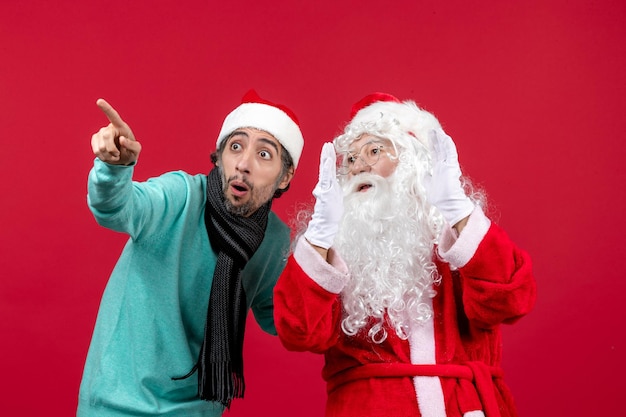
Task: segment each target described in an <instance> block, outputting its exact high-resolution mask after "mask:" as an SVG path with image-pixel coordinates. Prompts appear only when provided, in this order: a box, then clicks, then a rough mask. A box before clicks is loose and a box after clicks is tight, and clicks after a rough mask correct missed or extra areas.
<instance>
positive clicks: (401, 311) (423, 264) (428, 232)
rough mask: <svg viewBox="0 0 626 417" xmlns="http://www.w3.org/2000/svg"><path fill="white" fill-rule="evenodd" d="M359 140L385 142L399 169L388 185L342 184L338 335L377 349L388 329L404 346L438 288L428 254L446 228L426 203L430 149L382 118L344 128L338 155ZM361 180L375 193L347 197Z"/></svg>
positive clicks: (372, 178) (382, 181) (381, 181)
mask: <svg viewBox="0 0 626 417" xmlns="http://www.w3.org/2000/svg"><path fill="white" fill-rule="evenodd" d="M365 133H367V134H370V135H374V136H378V137H381V138H384V139H387V140H389V141H390V142H391V144H392V145H393V147H394V150H395V154H396V155H398V156H397V158H398V165H397V167H396V170H395V171H394V173H393V174H392V175H391V176H390V177H389V178H382V177H380V176H376V175H371V174H360V175H357V176H355V177H352V178H351V179H347V178H346V177H340V182H341V183H342V186H343V187H344V191H345V193H346V195H345V199H344V205H345V212H344V217H343V219H342V223H341V226H340V231H339V233H338V235H337V237H336V239H335V247H336V249H337V251H338V252H339V254H340V255H341V257H342V258H343V259H344V261H345V262H346V264H347V265H348V267H349V269H350V274H351V278H350V281H349V283H348V284H347V286H346V287H345V288H344V289H343V291H342V292H341V298H342V302H343V307H344V318H343V321H342V329H343V331H344V332H345V333H346V334H347V335H355V334H356V333H358V332H359V331H360V330H361V329H364V328H368V329H367V331H368V335H369V337H370V338H371V340H372V341H374V342H375V343H381V342H383V341H384V340H385V339H386V338H387V330H386V327H388V326H390V327H391V328H393V329H394V331H395V332H396V334H397V335H398V336H399V337H400V338H403V339H406V338H407V337H408V328H409V325H410V323H411V322H413V323H418V324H419V323H422V322H425V321H427V320H429V319H430V318H431V317H432V314H433V312H432V303H431V302H430V300H429V299H430V298H432V297H434V296H435V294H436V292H435V290H434V285H435V284H436V283H437V282H438V280H439V275H438V272H437V268H436V265H435V262H434V257H435V254H434V247H435V245H436V243H437V237H438V236H439V234H440V232H441V229H442V227H443V225H444V220H443V218H442V216H441V215H440V214H439V212H438V211H437V210H436V209H435V208H434V207H432V206H431V205H430V204H429V203H428V201H427V200H426V193H425V188H424V185H423V178H424V176H425V175H427V174H428V173H429V172H430V170H431V166H432V162H431V156H430V152H429V151H428V142H426V141H424V140H421V139H420V138H418V137H416V136H415V135H414V133H413V132H411V133H408V132H406V131H404V129H403V128H401V126H400V123H398V121H397V120H396V119H394V118H393V117H388V116H387V115H386V114H384V113H381V115H380V117H379V118H378V119H377V120H373V121H371V120H370V121H367V122H363V123H359V124H355V123H351V124H350V125H348V127H347V128H346V130H345V131H344V133H343V134H342V135H340V136H338V137H337V138H336V139H335V145H336V148H337V150H338V152H343V151H347V149H348V148H349V146H350V144H351V143H352V142H353V141H354V140H356V139H358V138H359V137H360V136H361V135H363V134H365ZM381 157H392V158H393V157H394V156H381ZM364 180H367V181H368V182H371V183H373V185H374V186H373V187H372V188H370V189H369V190H368V191H367V192H365V193H359V192H353V191H354V186H355V183H362V182H363V181H364ZM386 321H388V323H387V325H386Z"/></svg>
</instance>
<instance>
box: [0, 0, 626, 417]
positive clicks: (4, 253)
mask: <svg viewBox="0 0 626 417" xmlns="http://www.w3.org/2000/svg"><path fill="white" fill-rule="evenodd" d="M441 3H443V2H435V1H415V0H413V1H391V2H381V1H371V0H360V1H343V2H340V1H337V0H317V1H309V2H292V1H274V2H260V1H249V0H243V1H232V2H220V3H217V2H210V1H169V0H168V1H163V0H161V1H120V0H110V1H106V2H104V1H92V2H73V1H68V0H56V1H54V2H50V1H34V0H33V1H29V2H23V1H16V0H15V1H13V0H7V1H3V2H2V3H1V5H0V143H1V145H2V146H1V147H0V150H1V151H2V155H1V156H0V202H1V204H0V275H1V278H0V334H1V335H2V336H1V337H2V341H1V342H0V375H2V378H1V380H0V384H2V389H0V410H1V411H0V412H1V414H2V415H25V416H40V415H63V416H67V415H72V414H73V413H74V410H75V407H76V402H77V395H78V386H79V382H80V377H81V373H82V366H83V362H84V359H85V355H86V353H87V348H88V344H89V340H90V336H91V331H92V327H93V324H94V321H95V316H96V312H97V308H98V304H99V300H100V296H101V294H102V291H103V288H104V286H105V283H106V280H107V278H108V275H109V273H110V271H111V269H112V268H113V265H114V263H115V261H116V259H117V257H118V255H119V253H120V251H121V249H122V245H123V243H124V241H125V237H124V236H122V235H119V234H116V233H114V232H111V231H108V230H105V229H102V228H100V227H98V226H97V225H96V224H95V222H94V221H93V219H92V217H91V215H90V213H89V211H88V209H87V206H86V202H85V197H86V177H87V173H88V171H89V169H90V166H91V165H92V158H93V155H92V153H91V149H90V145H89V141H90V137H91V134H92V133H93V132H95V131H96V130H97V129H98V128H100V127H101V126H103V125H105V124H106V119H105V118H104V116H103V115H102V114H101V113H100V112H99V110H98V109H97V107H96V106H95V100H96V99H97V98H98V97H104V98H106V99H107V100H109V102H111V103H112V104H113V105H114V106H115V107H116V108H117V109H118V110H119V112H120V113H121V115H122V116H123V117H124V118H125V119H126V120H127V121H128V122H129V124H130V125H131V126H132V128H133V130H134V132H135V134H136V136H137V138H138V139H139V140H140V141H142V144H143V146H144V150H143V152H142V154H141V158H140V163H139V165H138V166H137V169H136V177H137V179H146V178H148V177H150V176H154V175H158V174H160V173H162V172H164V171H169V170H174V169H184V170H186V171H188V172H191V173H197V172H207V170H208V169H209V167H210V163H209V158H208V157H209V153H210V152H211V151H212V150H213V147H214V141H215V137H216V135H217V133H218V131H219V127H220V125H221V122H222V119H223V117H224V116H225V115H226V113H227V112H228V111H230V110H232V109H233V108H234V107H235V106H236V105H237V104H238V103H239V100H240V97H241V96H242V95H243V93H244V92H245V91H246V90H247V89H249V88H251V87H254V88H256V89H257V91H258V92H259V93H260V94H261V95H263V96H266V97H268V98H270V99H272V100H275V101H279V102H284V103H288V104H289V105H290V106H291V107H292V108H293V109H294V110H295V111H296V112H297V113H298V114H299V117H300V119H301V125H302V129H303V132H304V135H305V137H306V140H307V143H306V147H305V151H304V152H305V153H304V156H303V159H302V161H301V166H300V168H299V169H298V172H297V176H296V179H295V180H294V184H293V187H292V190H291V191H290V192H289V193H287V194H286V195H285V196H284V197H283V198H281V199H280V200H278V201H277V203H276V204H275V208H276V210H277V211H278V213H279V214H280V215H281V216H282V217H283V219H285V220H288V219H289V218H290V216H291V215H292V214H293V212H294V205H295V204H296V202H309V201H311V194H310V192H311V190H312V188H313V186H314V185H315V180H316V175H317V165H318V152H319V149H320V147H321V144H322V143H323V142H324V141H327V140H329V139H331V138H332V137H333V135H334V134H336V133H337V132H338V131H339V129H340V128H341V127H342V125H343V123H344V122H345V121H346V118H347V116H348V112H349V108H350V106H351V105H352V103H353V102H354V101H355V100H357V99H359V98H361V97H362V96H363V95H365V94H366V93H369V92H372V91H386V92H390V93H393V94H395V95H397V96H399V97H400V98H412V99H415V100H416V101H417V102H418V103H420V104H422V105H423V106H424V107H425V108H427V109H428V110H430V111H432V112H434V113H435V114H436V115H437V116H438V117H439V118H440V120H441V121H442V123H443V124H444V127H445V128H446V130H447V131H448V133H450V134H451V135H452V137H453V138H455V141H456V142H457V146H458V148H459V153H460V156H461V163H462V165H463V167H464V170H465V172H466V173H468V174H469V175H470V176H472V177H473V178H474V180H475V181H476V182H478V183H480V184H482V185H483V186H484V187H485V188H486V189H487V190H488V192H489V197H490V201H491V203H492V205H493V207H494V208H495V210H496V213H497V216H496V220H497V222H498V223H499V224H501V225H502V226H504V227H505V229H506V230H507V231H508V232H509V234H510V235H511V236H512V237H513V239H514V240H515V241H517V242H518V244H519V245H520V246H522V247H523V248H525V249H526V250H528V251H529V252H530V253H531V254H532V256H533V258H534V268H535V272H536V276H537V281H538V288H539V299H538V304H537V306H536V308H535V310H534V311H533V312H532V314H530V315H529V316H528V317H526V318H525V319H524V320H522V321H521V322H519V323H518V324H516V325H515V326H512V327H507V328H506V329H505V335H504V343H505V347H504V349H505V358H504V367H505V372H506V374H507V380H508V382H509V384H510V386H511V388H512V390H513V392H514V394H515V396H516V399H517V402H518V404H519V409H520V414H521V415H522V416H534V417H542V416H557V415H563V416H565V415H567V416H586V415H597V416H603V415H616V414H617V413H618V410H619V409H622V408H623V406H621V401H619V394H621V393H622V391H623V388H624V382H623V374H624V373H625V372H626V361H625V359H624V357H625V356H626V355H625V352H624V349H625V343H624V342H625V338H626V336H625V335H624V334H625V331H624V318H625V313H624V309H623V306H624V304H626V299H625V298H624V293H625V290H626V279H624V277H623V272H622V266H621V265H622V261H623V260H624V257H625V255H626V253H625V251H624V249H623V248H624V245H623V240H624V232H626V228H625V227H624V226H625V225H624V220H623V209H624V185H623V184H624V180H625V174H624V167H623V160H624V149H625V147H624V145H623V144H622V143H623V141H624V137H623V136H624V133H623V132H624V131H626V117H625V116H624V113H625V111H626V102H625V99H624V97H625V95H626V82H625V81H624V76H625V75H626V74H625V71H624V70H625V60H626V53H625V52H626V47H625V45H626V42H625V40H626V39H625V35H626V29H625V27H626V26H625V25H624V21H625V17H626V4H625V3H624V2H621V1H607V0H604V1H591V0H589V1H577V0H569V1H547V0H542V1H535V0H528V1H524V2H509V1H503V2H465V1H448V2H445V4H441ZM246 366H247V383H248V389H247V392H246V399H245V400H244V401H238V402H235V403H234V405H233V407H232V410H231V411H230V412H229V413H228V414H227V415H231V416H233V417H235V416H245V415H253V414H254V415H273V416H280V415H284V416H287V415H293V413H294V412H295V411H294V410H297V413H298V415H300V416H302V417H308V416H320V415H322V412H323V404H324V397H325V394H324V386H323V384H322V381H321V377H320V367H321V359H320V358H318V357H316V356H314V355H312V354H296V353H288V352H286V351H284V349H283V348H282V347H281V345H280V344H279V342H278V340H277V339H275V338H272V337H270V336H268V335H265V334H262V333H261V332H260V331H259V330H258V328H257V327H256V325H250V326H249V327H248V334H247V341H246ZM618 402H619V403H620V407H619V408H618Z"/></svg>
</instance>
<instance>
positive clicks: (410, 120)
mask: <svg viewBox="0 0 626 417" xmlns="http://www.w3.org/2000/svg"><path fill="white" fill-rule="evenodd" d="M381 120H388V121H393V125H395V126H398V127H399V128H400V129H401V130H402V131H403V132H405V133H408V134H410V135H411V136H414V137H416V138H418V139H419V140H420V141H422V142H423V143H424V144H426V143H428V132H429V131H430V130H432V129H441V125H440V124H439V121H438V120H437V118H436V117H435V116H434V115H433V114H432V113H429V112H428V111H426V110H424V109H422V108H420V107H419V106H417V104H415V102H414V101H411V100H406V101H400V100H399V99H398V98H396V97H394V96H393V95H391V94H387V93H372V94H369V95H367V96H365V97H363V98H362V99H361V100H359V101H358V102H356V103H355V104H354V105H353V106H352V111H351V113H350V122H349V123H348V126H347V127H346V131H348V130H354V131H367V130H368V129H367V126H377V122H379V121H381Z"/></svg>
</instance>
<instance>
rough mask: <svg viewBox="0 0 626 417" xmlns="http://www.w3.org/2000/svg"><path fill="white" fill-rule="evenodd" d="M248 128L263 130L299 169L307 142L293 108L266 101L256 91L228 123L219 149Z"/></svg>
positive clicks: (219, 140)
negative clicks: (228, 139)
mask: <svg viewBox="0 0 626 417" xmlns="http://www.w3.org/2000/svg"><path fill="white" fill-rule="evenodd" d="M245 127H247V128H254V129H259V130H263V131H265V132H267V133H269V134H271V135H272V136H274V137H275V138H276V139H277V140H278V141H279V142H280V144H281V145H283V147H284V148H285V149H287V152H289V155H291V158H292V159H293V164H294V168H296V167H297V166H298V161H299V160H300V155H301V154H302V148H303V147H304V138H303V136H302V132H301V131H300V126H299V122H298V118H297V117H296V115H295V114H294V113H293V112H292V111H291V110H290V109H289V108H287V107H286V106H284V105H282V104H276V103H272V102H270V101H268V100H264V99H262V98H261V97H259V95H258V94H257V93H256V91H254V90H250V91H248V92H247V93H246V94H245V95H244V96H243V98H242V100H241V104H240V105H239V106H238V107H237V108H235V110H233V111H232V112H230V114H228V116H226V118H225V119H224V123H223V124H222V129H221V131H220V134H219V136H218V137H217V144H216V146H217V147H218V148H219V146H220V143H222V141H223V140H224V139H226V138H227V137H228V136H230V134H231V133H233V132H234V131H235V130H237V129H241V128H245Z"/></svg>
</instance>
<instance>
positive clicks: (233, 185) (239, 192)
mask: <svg viewBox="0 0 626 417" xmlns="http://www.w3.org/2000/svg"><path fill="white" fill-rule="evenodd" d="M230 190H231V192H232V194H233V196H235V197H243V196H244V195H246V194H247V193H248V191H250V187H249V186H248V184H246V183H245V182H243V181H238V180H233V181H231V182H230Z"/></svg>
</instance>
